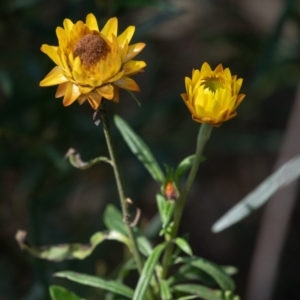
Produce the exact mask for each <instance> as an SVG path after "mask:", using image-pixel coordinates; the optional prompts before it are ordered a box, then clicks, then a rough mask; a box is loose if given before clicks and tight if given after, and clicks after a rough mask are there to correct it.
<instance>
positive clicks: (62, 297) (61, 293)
mask: <svg viewBox="0 0 300 300" xmlns="http://www.w3.org/2000/svg"><path fill="white" fill-rule="evenodd" d="M49 293H50V296H51V299H52V300H83V299H81V298H79V297H78V296H77V295H75V294H74V293H72V292H70V291H68V290H67V289H65V288H63V287H61V286H56V285H52V286H50V288H49Z"/></svg>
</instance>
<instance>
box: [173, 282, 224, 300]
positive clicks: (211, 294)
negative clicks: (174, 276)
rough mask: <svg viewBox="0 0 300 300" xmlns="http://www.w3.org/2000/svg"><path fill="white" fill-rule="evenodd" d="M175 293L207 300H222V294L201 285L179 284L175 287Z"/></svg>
mask: <svg viewBox="0 0 300 300" xmlns="http://www.w3.org/2000/svg"><path fill="white" fill-rule="evenodd" d="M173 290H174V291H178V292H185V293H188V294H193V295H197V296H198V297H200V298H201V299H205V300H222V299H223V297H222V296H221V295H222V292H221V291H219V290H213V289H211V288H208V287H206V286H204V285H201V284H179V285H175V286H174V287H173Z"/></svg>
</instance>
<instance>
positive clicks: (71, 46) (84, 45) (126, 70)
mask: <svg viewBox="0 0 300 300" xmlns="http://www.w3.org/2000/svg"><path fill="white" fill-rule="evenodd" d="M63 26H64V28H62V27H57V29H56V35H57V38H58V46H50V45H46V44H44V45H42V47H41V50H42V51H43V52H44V53H45V54H47V55H48V56H49V57H50V58H51V59H52V60H53V61H54V63H55V64H56V65H57V66H56V67H54V68H53V69H52V71H51V72H50V73H49V74H48V75H47V76H46V77H45V78H44V79H43V80H42V81H41V82H40V86H51V85H57V84H58V85H59V86H58V88H57V91H56V94H55V97H56V98H58V97H62V96H63V97H64V99H63V105H64V106H68V105H70V104H72V103H73V102H74V101H75V100H77V101H78V102H79V104H82V103H83V102H85V101H86V100H88V102H89V103H90V105H91V106H92V108H93V109H97V108H98V107H99V105H100V103H101V100H102V98H105V99H108V100H113V101H114V102H118V101H119V88H123V89H126V90H129V91H139V86H138V85H137V83H136V82H135V81H134V80H133V79H131V78H130V76H131V75H133V74H136V73H138V72H141V71H142V69H143V68H144V67H145V66H146V63H145V62H144V61H137V60H132V59H133V58H134V57H135V56H136V55H137V54H138V53H140V52H141V51H142V50H143V48H144V47H145V44H144V43H137V44H133V45H129V43H130V40H131V38H132V36H133V34H134V31H135V27H134V26H129V27H128V28H127V29H126V30H125V31H124V32H123V33H121V34H120V35H119V36H117V31H118V19H117V18H111V19H109V20H108V22H107V23H106V24H105V26H104V27H103V29H102V30H101V31H99V28H98V24H97V20H96V18H95V16H94V15H93V14H88V15H87V17H86V23H83V22H82V21H78V22H77V23H75V24H74V23H72V21H71V20H69V19H65V20H64V22H63Z"/></svg>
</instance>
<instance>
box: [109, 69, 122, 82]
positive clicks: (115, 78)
mask: <svg viewBox="0 0 300 300" xmlns="http://www.w3.org/2000/svg"><path fill="white" fill-rule="evenodd" d="M123 74H124V71H121V72H119V73H117V74H116V75H115V76H114V77H112V78H111V79H109V80H108V82H114V81H117V80H118V79H120V78H121V77H122V76H123Z"/></svg>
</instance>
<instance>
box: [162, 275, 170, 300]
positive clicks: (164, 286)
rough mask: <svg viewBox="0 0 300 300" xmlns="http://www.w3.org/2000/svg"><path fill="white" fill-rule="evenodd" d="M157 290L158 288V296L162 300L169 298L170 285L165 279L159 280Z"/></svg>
mask: <svg viewBox="0 0 300 300" xmlns="http://www.w3.org/2000/svg"><path fill="white" fill-rule="evenodd" d="M159 290H160V298H161V299H162V300H171V299H172V294H171V291H170V287H169V285H168V282H167V281H166V280H163V279H162V280H159Z"/></svg>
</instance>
